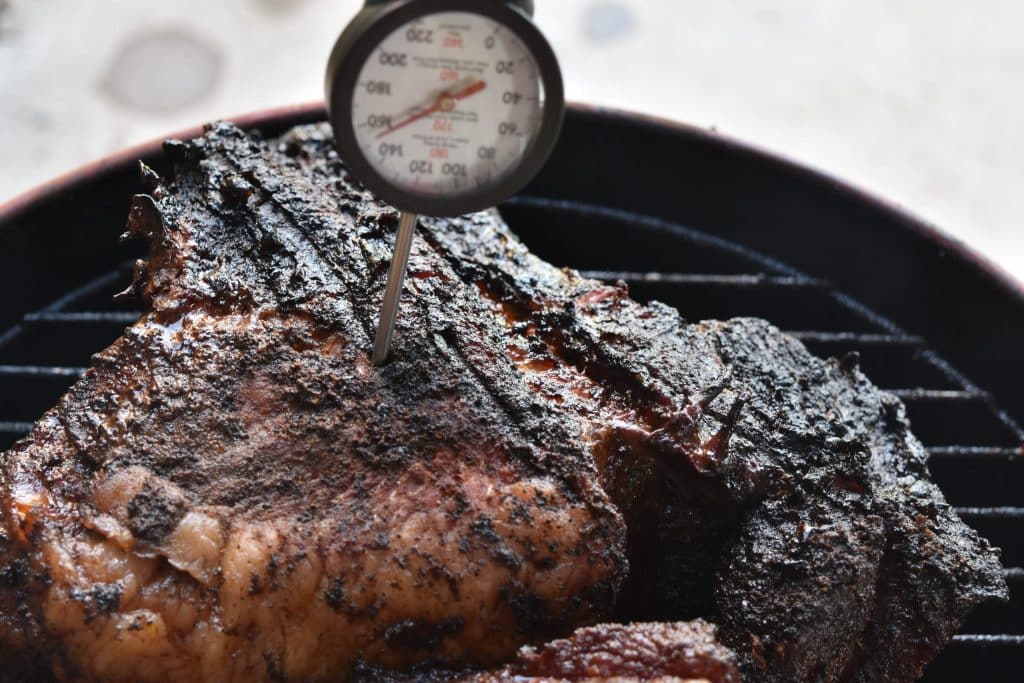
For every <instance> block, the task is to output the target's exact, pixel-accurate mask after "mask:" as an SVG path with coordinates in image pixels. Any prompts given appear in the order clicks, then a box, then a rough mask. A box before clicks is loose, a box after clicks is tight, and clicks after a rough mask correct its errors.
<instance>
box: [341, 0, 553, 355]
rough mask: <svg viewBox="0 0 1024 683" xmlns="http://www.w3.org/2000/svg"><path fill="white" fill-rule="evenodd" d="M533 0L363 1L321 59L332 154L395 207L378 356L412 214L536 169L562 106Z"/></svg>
mask: <svg viewBox="0 0 1024 683" xmlns="http://www.w3.org/2000/svg"><path fill="white" fill-rule="evenodd" d="M532 16H533V0H388V1H381V0H368V1H367V3H366V5H365V6H364V7H363V9H362V10H361V11H360V12H359V14H357V15H356V17H355V18H354V19H353V20H352V22H351V23H350V24H349V25H348V27H347V28H346V29H345V30H344V32H343V33H342V34H341V37H340V38H339V39H338V42H337V44H336V45H335V46H334V50H333V52H332V53H331V57H330V60H329V61H328V65H327V79H326V90H327V108H328V112H329V115H330V121H331V125H332V126H333V128H334V136H335V139H336V142H337V146H338V151H339V152H340V154H341V159H342V161H343V162H344V163H345V164H346V166H347V167H348V168H349V170H350V171H351V172H352V173H353V174H354V175H355V177H356V178H358V179H359V180H360V181H361V182H362V184H363V185H364V186H366V188H367V189H369V190H370V191H371V192H373V194H374V195H376V196H377V197H378V198H379V199H381V200H382V201H384V202H387V203H388V204H390V205H392V206H394V207H395V208H396V209H398V210H399V212H400V220H399V226H398V235H397V238H396V241H395V251H394V256H393V258H392V261H391V268H390V271H389V273H388V283H387V289H386V290H385V296H384V304H383V307H382V310H381V315H380V322H379V324H378V326H377V336H376V340H375V343H374V351H373V362H374V364H375V365H381V364H383V363H384V362H385V361H386V360H387V357H388V354H389V349H390V347H391V338H392V335H393V333H394V328H395V321H396V319H397V317H398V304H399V299H400V297H401V292H402V286H403V283H404V281H405V275H406V270H407V269H408V264H409V254H410V251H411V250H412V241H413V236H414V233H415V228H416V224H417V222H418V220H419V217H420V216H421V215H424V216H460V215H463V214H467V213H473V212H475V211H482V210H484V209H487V208H490V207H492V206H494V205H496V204H498V203H499V202H501V201H502V200H504V199H507V198H508V197H510V196H512V195H513V194H515V193H516V192H518V191H519V190H521V189H522V188H523V187H525V186H526V184H527V183H529V182H530V180H532V179H533V177H534V176H535V175H536V174H537V173H538V172H539V171H540V169H541V167H542V166H543V165H544V163H545V162H546V161H547V160H548V157H549V156H550V155H551V151H552V149H553V148H554V146H555V142H556V140H557V139H558V135H559V132H560V131H561V127H562V119H563V117H564V114H565V98H564V93H563V87H562V74H561V70H560V69H559V66H558V60H557V59H556V58H555V54H554V51H553V50H552V49H551V46H550V45H549V44H548V42H547V40H546V39H545V38H544V35H543V34H542V33H541V32H540V30H539V29H538V28H537V27H536V25H535V24H534V23H533V21H532Z"/></svg>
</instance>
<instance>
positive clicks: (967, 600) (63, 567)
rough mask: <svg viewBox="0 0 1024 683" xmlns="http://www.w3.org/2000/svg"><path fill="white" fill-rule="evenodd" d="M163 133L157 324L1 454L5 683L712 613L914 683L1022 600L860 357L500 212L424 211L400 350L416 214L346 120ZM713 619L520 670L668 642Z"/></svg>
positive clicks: (768, 661)
mask: <svg viewBox="0 0 1024 683" xmlns="http://www.w3.org/2000/svg"><path fill="white" fill-rule="evenodd" d="M167 149H168V152H169V154H170V155H171V156H173V157H174V158H175V159H176V168H175V170H174V173H173V174H172V175H170V176H169V177H168V179H166V180H161V179H160V178H158V177H157V176H156V174H154V173H153V172H152V171H150V170H148V169H144V172H143V176H144V181H145V182H146V184H147V191H148V194H146V195H140V196H138V197H136V198H135V199H134V201H133V204H132V209H131V215H130V218H129V228H130V232H131V233H132V234H133V235H134V236H136V237H142V238H145V239H148V240H149V241H150V244H151V252H150V256H149V259H148V260H147V261H146V262H143V263H140V264H139V266H138V268H137V273H136V282H135V287H134V288H135V291H136V292H137V293H138V294H139V295H140V296H141V298H142V300H143V301H144V303H145V306H146V312H145V314H144V315H143V317H142V318H141V319H140V320H139V321H138V322H137V323H136V324H135V325H133V326H131V327H130V328H129V329H128V330H126V332H125V334H124V336H122V337H121V338H120V339H119V340H118V341H117V342H115V343H114V345H113V346H111V347H110V348H108V349H106V350H105V351H103V352H101V353H99V354H97V355H96V356H95V357H94V359H93V364H92V367H91V368H90V370H89V371H88V373H87V374H86V376H85V377H84V378H83V379H82V380H81V381H80V382H79V383H77V384H76V385H75V386H74V387H73V388H72V389H71V390H70V392H69V393H68V394H67V395H66V396H65V397H64V398H63V399H62V400H61V402H60V403H59V405H58V406H56V407H55V408H54V409H53V410H51V411H50V412H48V413H47V414H46V415H44V416H43V417H42V418H41V419H40V421H39V422H38V423H37V424H36V426H35V428H34V429H33V431H32V432H31V433H30V434H29V436H28V437H27V438H26V439H24V440H23V441H21V442H19V443H18V444H17V445H16V446H15V447H14V448H13V449H12V450H10V451H9V452H8V453H6V454H4V456H3V458H2V461H0V515H2V524H0V656H2V657H3V659H4V661H5V662H7V663H9V666H8V668H7V669H6V670H5V672H3V673H0V680H19V681H20V680H67V681H71V680H74V681H163V680H196V681H261V680H263V681H328V680H330V681H336V680H346V679H348V678H351V677H353V676H357V675H359V672H360V671H384V670H393V671H401V670H409V669H410V668H411V667H417V666H419V667H421V668H420V669H419V670H420V671H424V669H422V667H423V666H424V665H428V664H429V665H431V666H435V667H436V670H437V671H438V672H439V673H438V674H437V675H441V673H440V672H443V671H445V670H465V669H475V670H488V669H490V670H500V669H501V667H503V666H505V665H507V664H508V662H510V661H513V660H514V658H515V656H516V653H517V651H519V649H520V648H521V647H522V646H524V645H532V646H543V644H544V643H545V642H549V641H551V640H552V639H556V638H560V637H566V636H568V635H569V634H572V633H573V632H574V630H576V629H578V628H580V627H586V626H589V625H592V624H596V623H602V622H608V621H610V620H616V619H617V620H621V621H624V622H666V623H670V624H671V623H675V622H679V621H681V620H688V619H693V618H697V617H703V618H705V619H708V620H709V621H714V622H716V623H717V624H718V625H719V627H720V637H721V639H722V641H723V643H724V644H725V645H727V646H729V647H730V648H732V649H733V650H734V651H735V654H736V657H737V660H738V663H739V667H740V669H741V671H742V674H743V676H744V680H747V681H758V682H760V681H854V680H855V681H911V680H914V679H915V678H916V677H917V676H919V675H920V673H921V671H922V670H923V668H924V666H926V664H927V663H928V662H929V661H930V660H931V659H932V658H933V657H934V656H935V654H936V653H937V652H938V651H939V650H940V649H941V648H942V647H943V646H944V645H945V643H946V642H947V641H948V640H949V638H950V637H951V635H952V634H953V632H954V631H955V629H956V628H957V627H958V625H959V624H960V623H961V622H962V620H963V618H964V617H965V615H966V614H967V613H968V612H969V611H970V609H971V608H972V607H973V606H974V605H976V604H978V603H980V602H982V601H984V600H988V599H997V598H1000V597H1004V596H1005V592H1006V587H1005V583H1004V581H1003V578H1002V574H1001V568H1000V565H999V561H998V553H997V551H995V550H993V549H992V548H991V547H990V546H989V545H988V544H987V543H986V542H985V541H984V540H982V539H980V538H978V536H977V535H976V534H975V533H974V532H973V531H972V530H971V529H969V528H968V527H967V526H965V525H964V524H963V523H962V522H961V521H960V520H959V519H957V518H956V516H955V515H954V514H953V512H952V510H951V509H950V507H949V506H948V505H947V504H946V502H945V501H944V500H943V498H942V495H941V493H940V492H939V491H938V490H937V489H936V487H935V486H934V484H932V483H931V481H930V479H929V475H928V471H927V465H926V457H925V452H924V449H923V448H922V447H921V445H920V443H918V441H917V440H916V439H915V438H914V437H913V436H912V434H911V433H910V431H909V425H908V422H907V420H906V416H905V413H904V409H903V407H902V405H901V404H900V403H899V401H898V400H896V399H895V398H893V397H891V396H889V395H886V394H884V393H882V392H880V391H878V390H877V389H875V388H874V387H873V386H872V385H871V384H870V382H869V381H868V380H867V379H866V378H865V377H864V376H863V374H861V372H860V371H859V370H858V369H857V367H856V364H855V363H853V362H850V361H842V362H840V361H825V360H820V359H817V358H815V357H813V356H811V355H810V354H809V353H808V352H807V351H806V349H804V348H803V346H802V345H800V344H799V343H798V342H796V341H794V340H792V339H790V338H788V337H786V336H785V335H783V334H781V333H780V332H779V331H778V330H776V329H775V328H773V327H772V326H771V325H770V324H768V323H765V322H763V321H758V320H748V319H744V320H735V321H730V322H716V321H706V322H700V323H688V322H687V321H686V320H684V319H683V318H682V317H681V316H680V314H679V313H678V312H677V311H675V310H672V309H670V308H668V307H666V306H663V305H660V304H657V303H654V304H650V305H646V306H645V305H640V304H638V303H636V302H634V301H633V300H631V299H630V298H629V296H628V292H627V290H626V288H625V287H624V286H622V285H607V284H602V283H598V282H594V281H591V280H587V279H584V278H581V277H580V276H579V275H578V274H577V273H575V272H573V271H568V270H560V269H557V268H555V267H553V266H551V265H549V264H546V263H544V262H542V261H541V260H539V259H537V258H536V257H534V256H533V255H531V254H530V253H529V252H528V251H527V249H526V248H525V247H524V246H523V245H522V244H521V243H520V242H519V241H518V240H517V239H516V238H515V236H514V235H512V233H511V232H510V231H509V229H508V228H507V226H506V225H505V224H504V223H503V222H502V221H501V219H500V217H499V216H497V214H496V213H493V212H491V213H482V214H477V215H474V216H470V217H466V218H462V219H455V220H428V219H425V220H423V221H422V222H421V225H420V227H419V230H418V237H417V240H416V244H415V246H414V252H413V255H412V260H411V265H410V277H409V279H408V282H407V285H406V288H405V293H404V298H403V301H402V313H401V316H400V318H399V325H398V328H397V331H396V335H395V346H394V354H393V358H392V360H391V362H390V363H389V364H388V365H386V366H385V367H382V368H374V367H372V366H371V364H370V362H369V353H370V351H371V346H372V338H373V332H374V326H375V324H376V320H377V314H378V310H379V306H380V302H381V296H382V293H383V289H384V281H385V278H386V274H387V268H388V265H389V263H388V262H389V259H390V255H391V245H392V244H393V240H394V232H395V228H396V226H397V216H396V215H395V214H394V213H393V212H392V211H390V210H389V209H388V208H386V207H384V206H382V205H380V204H378V203H376V202H375V201H373V199H372V198H371V197H370V196H369V195H368V194H367V193H366V192H365V191H364V190H363V189H361V188H360V187H359V186H358V185H357V184H356V183H354V181H353V180H352V179H351V178H350V177H349V175H348V173H347V172H346V170H345V169H344V167H343V165H342V163H341V161H340V160H339V159H338V158H337V154H336V153H335V152H334V151H333V145H332V144H331V140H330V137H329V135H328V132H327V128H326V127H325V126H311V127H302V128H299V129H296V130H294V131H292V132H290V133H288V134H286V135H284V136H283V137H281V138H279V139H274V140H269V141H265V140H262V139H260V138H258V137H256V136H253V135H250V134H246V133H243V132H241V131H239V130H238V129H236V128H234V127H232V126H230V125H227V124H221V125H217V126H215V127H212V128H211V129H210V130H209V132H208V133H207V134H206V135H205V136H204V137H203V138H200V139H198V140H196V141H193V142H190V143H183V142H173V143H169V144H168V147H167ZM688 628H689V629H691V630H692V629H696V631H694V632H693V634H692V635H693V637H694V639H697V640H699V638H698V636H700V633H699V632H700V630H701V628H702V627H686V626H671V625H670V626H651V627H634V630H626V631H622V630H619V629H617V627H603V629H604V630H602V629H598V630H596V631H581V632H579V633H577V635H576V636H574V637H573V638H570V640H569V641H568V644H565V643H561V644H560V643H555V644H552V645H549V646H547V647H541V649H539V650H535V651H533V652H534V654H533V655H526V658H525V659H522V660H519V661H520V664H521V665H522V666H524V667H526V666H533V665H534V664H536V665H537V666H540V665H541V664H542V663H543V662H545V661H554V659H558V658H559V657H562V656H563V655H565V656H566V659H565V661H566V662H573V661H578V662H591V663H593V662H594V661H596V659H595V657H598V655H597V653H598V652H600V651H602V650H601V647H605V646H602V645H601V643H612V642H619V643H631V642H634V640H635V638H642V639H646V640H644V641H643V642H647V643H654V644H655V645H653V646H652V647H653V649H652V650H650V652H657V653H659V656H662V655H663V656H664V658H665V662H666V663H668V664H671V663H672V662H674V661H677V660H678V659H679V658H680V657H683V658H684V659H685V652H686V650H685V648H683V649H680V648H676V647H675V646H674V645H672V643H674V642H676V641H675V640H673V639H674V638H676V637H677V636H678V634H679V632H680V629H683V630H686V629H688ZM645 629H646V630H645ZM665 629H667V631H666V630H665ZM700 642H706V641H700ZM588 643H589V645H588ZM591 646H593V648H592V650H587V648H588V647H591ZM609 647H610V646H609ZM708 647H711V646H710V645H708ZM606 649H608V648H606ZM588 652H590V654H587V653H588ZM647 654H648V653H647V651H645V654H644V657H645V658H646V657H647ZM577 655H578V656H577ZM531 657H532V659H531ZM552 658H554V659H552ZM598 658H599V657H598ZM623 661H624V662H626V661H628V660H623ZM644 661H646V659H644ZM422 675H423V676H427V674H426V673H423V674H422ZM542 675H546V674H542ZM602 675H603V674H602ZM630 675H632V674H630ZM669 675H675V674H669ZM5 677H6V678H5ZM709 680H717V679H714V678H710V679H709ZM722 680H727V679H722Z"/></svg>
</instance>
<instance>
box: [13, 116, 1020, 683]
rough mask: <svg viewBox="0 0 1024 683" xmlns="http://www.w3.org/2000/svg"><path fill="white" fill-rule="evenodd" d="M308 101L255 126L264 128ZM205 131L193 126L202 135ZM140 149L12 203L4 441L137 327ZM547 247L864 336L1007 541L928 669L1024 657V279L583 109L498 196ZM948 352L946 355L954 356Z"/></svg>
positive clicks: (788, 168)
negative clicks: (128, 299) (132, 226)
mask: <svg viewBox="0 0 1024 683" xmlns="http://www.w3.org/2000/svg"><path fill="white" fill-rule="evenodd" d="M322 116H323V113H322V111H321V110H320V109H319V108H317V107H307V108H301V109H296V110H290V111H287V112H279V113H275V114H271V115H269V116H262V117H253V118H250V119H247V120H243V121H242V123H243V124H245V125H248V126H250V127H256V128H258V129H260V130H261V131H263V132H264V133H265V134H267V135H273V134H276V133H279V132H281V131H283V130H285V129H286V128H288V127H290V126H292V125H295V124H298V123H304V122H309V121H315V120H320V119H321V118H322ZM195 133H197V131H191V132H189V133H186V134H185V135H191V134H195ZM138 158H143V159H145V160H146V162H147V163H149V164H151V165H153V166H155V167H156V168H157V169H158V170H162V171H163V170H166V169H165V168H164V165H165V164H164V160H163V159H162V156H161V153H160V151H159V148H158V147H157V146H148V147H144V148H140V149H138V150H133V151H130V152H127V153H125V154H123V155H121V156H120V157H118V158H115V159H113V160H111V161H109V162H106V163H104V164H101V165H99V166H95V167H91V168H89V169H85V170H84V171H82V172H80V173H79V174H76V175H74V176H70V177H68V178H65V179H62V180H61V181H58V182H57V183H56V184H54V185H52V186H50V187H48V188H44V189H43V190H42V191H40V192H39V193H37V194H35V195H32V196H29V197H27V198H23V199H21V200H17V201H16V202H15V203H12V204H10V205H8V206H6V207H0V285H2V286H4V291H6V292H7V293H8V295H7V296H6V297H5V298H4V300H3V301H2V302H0V449H5V448H7V447H8V446H9V445H10V444H11V443H13V442H14V441H15V440H16V439H17V438H19V437H20V436H21V435H23V434H24V433H26V432H27V431H28V430H29V429H30V428H31V424H32V421H33V420H35V419H36V418H38V417H39V416H40V415H41V414H42V413H43V412H44V411H45V410H47V409H48V408H50V407H51V406H52V405H53V404H54V403H55V401H56V400H57V398H58V397H59V396H60V395H61V394H62V393H63V392H64V391H65V390H66V389H67V388H68V387H69V386H70V385H71V383H72V382H74V381H75V379H76V378H77V377H79V376H80V375H81V373H82V372H84V369H85V368H86V367H88V365H89V362H90V360H89V359H90V356H91V355H92V354H93V353H95V352H96V351H99V350H100V349H102V348H104V347H106V346H107V345H109V344H110V342H112V341H113V340H114V339H115V338H117V337H118V336H119V335H120V334H121V331H122V330H123V329H124V327H125V326H126V325H129V324H131V323H133V322H134V321H135V320H136V318H137V317H138V315H139V313H138V311H134V310H131V308H130V305H129V306H125V305H119V304H115V303H114V300H113V294H114V293H115V292H117V291H119V290H121V289H124V288H125V287H126V286H127V284H128V283H129V280H130V277H131V264H132V262H133V259H134V257H135V256H138V255H140V254H134V253H132V251H131V250H130V249H128V248H125V247H120V248H119V247H118V246H117V242H116V236H117V234H118V232H119V227H120V226H121V225H122V224H123V222H124V217H125V215H126V210H127V203H128V198H129V197H130V195H131V194H132V193H133V192H135V191H138V182H137V180H136V172H135V168H134V161H135V160H136V159H138ZM503 213H504V215H505V217H506V219H507V220H508V221H509V223H510V224H511V225H512V227H513V229H514V230H515V231H516V232H518V233H519V234H520V236H522V238H523V239H524V240H525V241H526V243H527V244H528V245H529V246H530V247H531V248H532V249H533V250H534V251H535V252H536V253H537V254H538V255H540V256H541V257H543V258H545V259H546V260H548V261H550V262H552V263H555V264H559V265H567V266H572V267H575V268H578V269H580V270H582V271H584V273H585V274H587V275H589V276H590V277H594V278H597V279H602V280H609V281H616V280H623V281H625V282H626V283H628V284H629V286H630V290H631V292H632V294H633V296H634V298H637V299H639V300H641V301H649V300H652V299H657V300H659V301H662V302H664V303H667V304H669V305H671V306H674V307H676V308H678V309H679V310H680V311H681V312H682V313H683V315H684V316H685V317H687V318H688V319H690V320H701V319H705V318H729V317H733V316H756V317H762V318H765V319H767V320H770V321H772V322H773V323H775V324H776V325H778V326H779V327H780V328H782V329H784V330H786V331H788V332H789V333H790V334H792V335H793V336H795V337H797V338H798V339H801V340H802V341H803V342H804V343H805V344H806V345H807V346H808V347H809V348H810V349H811V350H812V351H814V352H815V353H818V354H819V355H830V356H839V355H843V354H845V353H847V352H850V351H857V352H859V353H860V356H861V365H862V367H863V368H864V371H865V372H866V373H867V374H868V376H869V377H871V378H872V379H873V380H874V382H875V383H876V384H878V385H879V386H882V387H884V388H887V389H889V390H891V391H892V392H893V393H895V394H896V395H898V396H899V397H900V398H901V399H903V401H904V402H905V403H906V404H907V407H908V410H909V413H910V418H911V420H912V423H913V428H914V432H915V433H916V434H917V435H918V437H919V438H920V439H921V440H922V441H923V442H924V443H925V445H926V446H928V448H929V451H930V453H931V455H932V460H931V468H932V472H933V474H934V476H935V479H936V480H937V481H938V483H939V484H940V486H941V487H942V489H943V491H944V492H945V494H946V497H947V498H948V500H949V501H950V503H951V504H952V505H954V506H956V507H957V509H958V511H959V513H960V515H961V516H962V517H963V518H964V519H965V520H966V521H967V522H968V523H970V524H972V525H973V526H974V527H975V528H977V529H978V531H979V532H981V534H982V535H984V536H985V537H987V538H988V539H989V540H991V541H992V542H993V544H995V545H996V546H999V547H1001V548H1002V549H1003V560H1004V564H1005V565H1006V567H1007V570H1006V575H1007V579H1008V580H1009V583H1010V591H1011V601H1010V603H1009V604H1008V605H991V606H987V607H984V608H982V609H980V610H978V611H977V612H976V613H975V614H974V615H973V616H972V617H971V618H970V620H969V621H968V623H967V624H966V625H965V627H964V629H963V630H962V633H961V634H960V635H958V636H957V637H956V639H955V641H954V643H953V644H952V645H951V646H950V647H949V649H948V650H947V651H946V652H945V653H944V654H943V655H942V656H941V657H940V659H939V661H937V662H936V663H935V664H934V665H933V666H932V668H931V670H930V672H929V674H928V675H927V676H926V678H925V680H926V681H930V682H932V683H935V682H938V681H954V680H965V679H966V680H969V679H972V678H974V677H975V676H976V675H977V674H978V672H980V671H983V672H985V677H986V680H988V681H992V682H993V683H999V682H1002V681H1006V682H1009V681H1011V680H1013V681H1015V680H1018V679H1017V676H1018V675H1019V673H1018V672H1019V671H1020V670H1021V669H1022V668H1024V533H1022V532H1024V450H1022V443H1024V432H1022V430H1021V428H1020V426H1019V424H1018V420H1019V419H1020V418H1021V417H1022V416H1024V396H1022V395H1021V392H1020V391H1019V387H1020V386H1021V385H1022V384H1024V367H1022V364H1021V362H1020V349H1022V348H1024V295H1022V294H1021V292H1020V291H1019V290H1018V289H1017V288H1016V287H1015V286H1014V285H1013V284H1011V283H1009V282H1008V281H1007V280H1005V279H1003V278H1001V277H1000V276H999V275H998V274H995V273H992V272H991V271H990V270H988V269H987V267H986V266H985V264H983V263H979V262H978V261H977V260H976V259H975V258H974V257H972V256H971V255H970V254H968V253H965V252H963V251H962V250H961V249H960V248H959V247H957V246H956V245H952V244H950V243H948V242H946V241H944V238H942V237H941V236H940V235H939V234H937V233H934V232H932V231H930V229H929V228H927V227H926V226H923V225H921V224H920V223H918V222H917V221H915V220H914V219H912V218H910V217H907V216H905V215H903V214H901V213H900V212H898V211H896V210H894V209H892V208H889V207H886V206H883V205H881V204H879V203H878V202H876V201H875V200H873V199H871V198H869V197H866V196H864V195H862V194H859V193H857V192H856V191H854V190H851V189H849V188H847V187H845V186H842V185H839V184H838V183H835V182H834V181H832V180H830V179H828V178H825V177H823V176H820V175H817V174H815V173H813V172H810V171H807V170H806V169H802V168H800V167H797V166H794V165H792V164H788V163H786V162H783V161H781V160H779V159H777V158H775V157H771V156H768V155H765V154H762V153H759V152H757V151H754V150H751V149H749V148H746V147H743V146H741V145H738V144H736V143H732V142H730V141H727V140H723V139H721V138H719V137H717V136H713V135H709V134H706V133H703V132H701V131H697V130H694V129H689V128H684V127H679V126H675V125H671V124H667V123H664V122H656V121H651V120H647V119H642V118H638V117H635V116H630V115H625V114H617V113H610V112H598V111H592V110H587V109H584V108H580V107H576V108H574V109H573V110H572V111H571V113H570V116H569V118H568V121H567V125H566V131H565V134H564V136H563V139H562V141H561V143H560V146H559V149H558V150H557V151H556V154H555V157H554V158H553V159H552V162H551V164H550V165H549V167H548V168H547V170H546V171H545V173H544V174H543V175H542V177H540V178H539V179H538V180H537V181H536V182H535V183H534V184H533V186H531V187H530V188H528V190H527V191H526V192H525V193H524V194H523V195H521V196H519V197H516V198H514V199H513V200H511V201H510V202H508V203H507V204H506V205H505V206H504V207H503ZM945 359H948V360H945Z"/></svg>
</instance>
